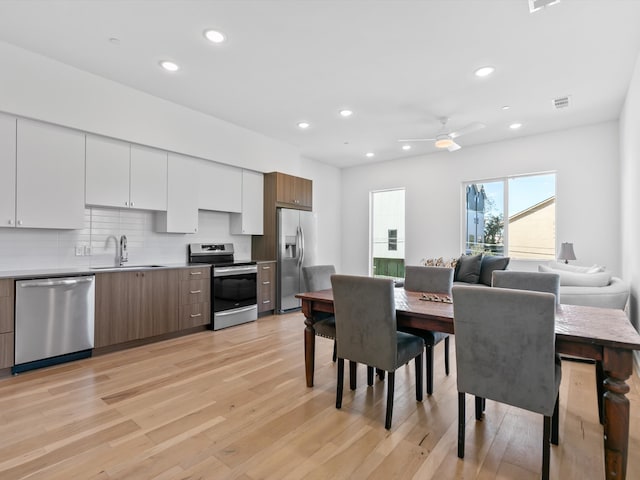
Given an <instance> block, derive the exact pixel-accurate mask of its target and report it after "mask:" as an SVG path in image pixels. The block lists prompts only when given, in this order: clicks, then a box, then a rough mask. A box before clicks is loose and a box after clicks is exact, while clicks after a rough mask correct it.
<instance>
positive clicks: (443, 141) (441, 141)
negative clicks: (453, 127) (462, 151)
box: [434, 135, 453, 148]
mask: <svg viewBox="0 0 640 480" xmlns="http://www.w3.org/2000/svg"><path fill="white" fill-rule="evenodd" d="M434 145H435V146H436V148H449V147H450V146H451V145H453V140H451V139H450V138H449V136H448V135H438V137H437V138H436V143H435V144H434Z"/></svg>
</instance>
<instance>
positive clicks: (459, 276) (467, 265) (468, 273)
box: [453, 253, 482, 283]
mask: <svg viewBox="0 0 640 480" xmlns="http://www.w3.org/2000/svg"><path fill="white" fill-rule="evenodd" d="M481 265H482V254H481V253H480V254H478V255H462V256H461V257H460V258H459V259H458V263H456V269H455V271H454V274H453V281H454V282H465V283H478V280H479V279H480V266H481Z"/></svg>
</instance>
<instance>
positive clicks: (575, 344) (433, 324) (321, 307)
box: [296, 288, 640, 480]
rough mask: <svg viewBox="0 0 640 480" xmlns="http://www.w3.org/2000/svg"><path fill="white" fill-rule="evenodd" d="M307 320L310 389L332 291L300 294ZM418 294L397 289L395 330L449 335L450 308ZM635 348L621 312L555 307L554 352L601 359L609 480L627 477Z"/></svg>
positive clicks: (638, 341)
mask: <svg viewBox="0 0 640 480" xmlns="http://www.w3.org/2000/svg"><path fill="white" fill-rule="evenodd" d="M296 296H297V297H298V298H300V299H301V300H302V313H303V314H304V316H305V330H304V346H305V372H306V379H307V386H308V387H312V386H313V371H314V358H315V337H316V335H315V332H314V329H313V323H314V322H315V319H314V315H315V314H316V313H318V312H329V313H333V292H332V291H331V290H322V291H320V292H310V293H302V294H299V295H296ZM420 296H421V294H420V293H415V292H408V291H406V290H404V289H403V288H396V289H395V301H396V316H397V320H398V326H403V327H412V328H421V329H425V330H434V331H438V332H446V333H455V332H454V331H453V305H451V304H446V303H439V302H427V301H422V300H420V299H419V298H420ZM633 350H640V334H638V332H636V330H635V329H634V328H633V326H632V325H631V322H629V319H628V318H627V316H626V314H625V313H624V312H623V311H622V310H614V309H608V308H595V307H582V306H576V305H559V306H558V309H557V313H556V351H557V352H558V353H561V354H567V355H574V356H578V357H582V358H588V359H593V360H599V361H601V362H602V366H603V369H604V372H605V376H606V380H605V381H604V399H603V402H604V458H605V474H606V478H607V479H608V480H614V479H615V480H623V479H625V478H626V470H627V451H628V444H629V399H627V397H626V394H627V393H628V392H629V385H627V384H626V380H627V379H628V378H629V377H630V376H631V375H632V373H633Z"/></svg>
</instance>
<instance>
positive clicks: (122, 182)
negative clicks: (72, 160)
mask: <svg viewBox="0 0 640 480" xmlns="http://www.w3.org/2000/svg"><path fill="white" fill-rule="evenodd" d="M86 166H87V179H86V197H85V201H86V203H87V205H100V206H104V207H119V208H139V209H143V210H166V209H167V152H164V151H162V150H156V149H153V148H147V147H142V146H138V145H130V144H129V143H127V142H122V141H119V140H112V139H110V138H104V137H98V136H94V135H87V158H86Z"/></svg>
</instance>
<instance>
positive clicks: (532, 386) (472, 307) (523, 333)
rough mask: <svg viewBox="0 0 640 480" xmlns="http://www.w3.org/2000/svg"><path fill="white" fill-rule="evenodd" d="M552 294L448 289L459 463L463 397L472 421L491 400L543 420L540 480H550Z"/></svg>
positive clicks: (556, 371)
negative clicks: (470, 404) (469, 398)
mask: <svg viewBox="0 0 640 480" xmlns="http://www.w3.org/2000/svg"><path fill="white" fill-rule="evenodd" d="M555 310H556V299H555V298H554V296H553V294H551V293H546V292H533V291H524V290H514V289H506V288H498V287H494V288H483V287H474V286H454V287H453V317H454V319H453V324H454V330H455V334H456V369H457V382H458V457H460V458H464V439H465V417H466V414H465V393H470V394H473V395H475V397H476V419H477V420H481V419H482V412H483V410H484V400H485V399H490V400H495V401H498V402H501V403H506V404H508V405H512V406H514V407H518V408H523V409H525V410H529V411H532V412H535V413H540V414H542V415H543V416H544V428H543V438H542V446H543V447H542V478H543V479H548V478H549V458H550V445H549V442H550V441H551V443H553V444H555V445H557V444H558V391H559V386H560V378H561V374H562V370H561V365H560V362H559V361H557V360H556V354H555Z"/></svg>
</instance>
